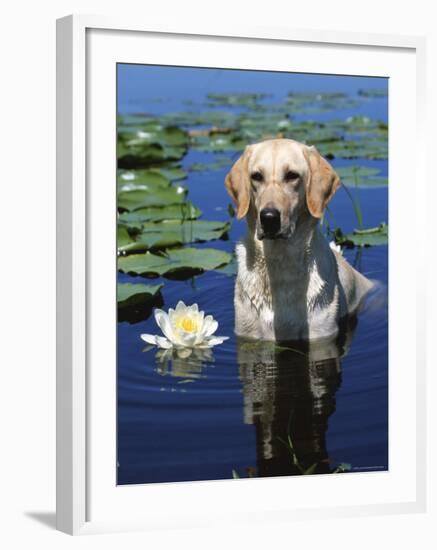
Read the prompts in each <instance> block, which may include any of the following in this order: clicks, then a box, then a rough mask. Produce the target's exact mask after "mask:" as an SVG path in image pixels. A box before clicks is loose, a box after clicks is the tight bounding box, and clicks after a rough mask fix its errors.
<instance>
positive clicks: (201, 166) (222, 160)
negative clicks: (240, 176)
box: [188, 157, 233, 172]
mask: <svg viewBox="0 0 437 550" xmlns="http://www.w3.org/2000/svg"><path fill="white" fill-rule="evenodd" d="M232 164H233V160H232V159H231V158H230V157H217V158H215V159H214V160H213V161H212V162H194V163H193V164H190V166H189V167H188V169H189V170H190V171H192V172H211V171H215V170H221V169H222V168H228V167H230V166H232Z"/></svg>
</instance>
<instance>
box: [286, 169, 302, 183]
mask: <svg viewBox="0 0 437 550" xmlns="http://www.w3.org/2000/svg"><path fill="white" fill-rule="evenodd" d="M298 178H299V174H298V173H297V172H294V171H293V170H288V171H287V172H285V175H284V180H285V181H293V180H297V179H298Z"/></svg>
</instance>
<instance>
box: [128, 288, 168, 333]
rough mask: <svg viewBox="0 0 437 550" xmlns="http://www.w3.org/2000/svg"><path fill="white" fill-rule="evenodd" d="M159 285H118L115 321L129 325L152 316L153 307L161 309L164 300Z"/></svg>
mask: <svg viewBox="0 0 437 550" xmlns="http://www.w3.org/2000/svg"><path fill="white" fill-rule="evenodd" d="M162 287H163V285H162V284H160V285H145V284H131V283H118V285H117V305H118V307H117V321H118V322H120V323H122V322H128V323H130V324H133V323H138V322H140V321H145V320H146V319H148V318H149V317H150V315H151V314H152V310H153V307H162V305H163V303H164V300H163V298H162V295H161V292H160V290H161V288H162Z"/></svg>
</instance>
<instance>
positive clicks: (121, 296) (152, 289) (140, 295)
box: [117, 283, 164, 307]
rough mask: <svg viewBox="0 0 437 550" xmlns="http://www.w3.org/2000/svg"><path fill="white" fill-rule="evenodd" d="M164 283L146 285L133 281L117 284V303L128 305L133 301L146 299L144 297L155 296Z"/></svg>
mask: <svg viewBox="0 0 437 550" xmlns="http://www.w3.org/2000/svg"><path fill="white" fill-rule="evenodd" d="M163 286H164V285H162V284H161V285H145V284H132V283H118V284H117V304H118V306H119V307H120V306H127V305H129V304H132V303H133V301H138V300H139V301H144V299H147V298H152V297H153V296H155V295H156V294H157V293H158V292H159V291H160V290H161V288H162V287H163Z"/></svg>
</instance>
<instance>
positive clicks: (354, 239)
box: [334, 223, 388, 248]
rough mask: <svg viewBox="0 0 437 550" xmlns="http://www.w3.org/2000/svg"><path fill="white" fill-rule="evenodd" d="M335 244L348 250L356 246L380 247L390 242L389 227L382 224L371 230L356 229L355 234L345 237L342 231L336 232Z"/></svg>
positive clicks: (337, 230)
mask: <svg viewBox="0 0 437 550" xmlns="http://www.w3.org/2000/svg"><path fill="white" fill-rule="evenodd" d="M334 239H335V242H336V243H337V244H339V245H341V246H346V247H347V248H353V247H355V246H378V245H382V244H387V242H388V225H387V224H386V223H381V224H380V225H378V226H377V227H371V228H369V229H355V230H354V231H353V233H349V234H347V235H344V234H343V232H342V231H341V229H339V228H337V229H336V230H335V231H334Z"/></svg>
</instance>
